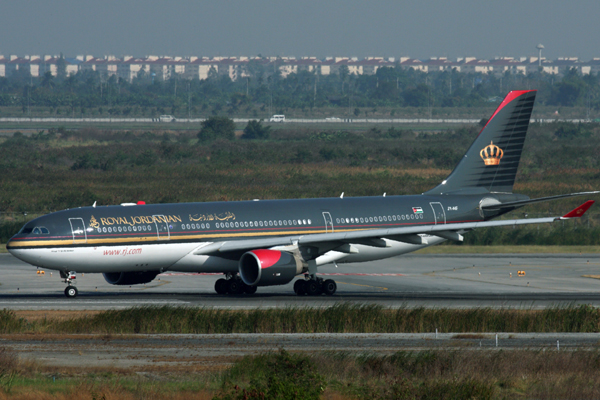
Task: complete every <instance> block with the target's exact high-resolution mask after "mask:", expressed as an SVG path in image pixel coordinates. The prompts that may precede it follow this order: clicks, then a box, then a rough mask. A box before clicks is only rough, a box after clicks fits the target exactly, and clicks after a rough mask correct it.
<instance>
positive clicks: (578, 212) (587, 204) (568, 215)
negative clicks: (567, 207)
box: [560, 200, 594, 219]
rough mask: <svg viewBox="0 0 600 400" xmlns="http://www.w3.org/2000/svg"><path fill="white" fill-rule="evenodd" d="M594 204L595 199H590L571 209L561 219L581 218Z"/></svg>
mask: <svg viewBox="0 0 600 400" xmlns="http://www.w3.org/2000/svg"><path fill="white" fill-rule="evenodd" d="M592 204H594V200H588V201H586V202H585V203H583V204H582V205H580V206H579V207H577V208H576V209H574V210H573V211H570V212H568V213H566V214H565V215H563V216H562V217H560V219H569V218H580V217H582V216H583V214H585V212H586V211H587V210H588V209H589V208H590V207H591V206H592Z"/></svg>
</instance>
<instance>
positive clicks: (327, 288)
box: [323, 279, 337, 296]
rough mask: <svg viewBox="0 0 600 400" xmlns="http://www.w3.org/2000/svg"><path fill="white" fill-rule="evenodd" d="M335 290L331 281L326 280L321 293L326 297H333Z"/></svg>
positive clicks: (333, 282)
mask: <svg viewBox="0 0 600 400" xmlns="http://www.w3.org/2000/svg"><path fill="white" fill-rule="evenodd" d="M336 290H337V285H336V283H335V281H334V280H333V279H327V280H326V281H325V282H323V293H325V294H326V295H327V296H331V295H333V294H334V293H335V291H336Z"/></svg>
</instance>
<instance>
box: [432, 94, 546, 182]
mask: <svg viewBox="0 0 600 400" xmlns="http://www.w3.org/2000/svg"><path fill="white" fill-rule="evenodd" d="M535 94H536V91H535V90H515V91H512V92H510V93H509V94H508V95H506V97H505V98H504V100H503V101H502V103H501V104H500V105H499V106H498V108H497V109H496V111H495V112H494V114H493V115H492V117H491V118H490V119H489V121H488V122H487V124H486V125H485V126H484V127H483V129H482V130H481V132H479V135H478V136H477V138H476V139H475V141H474V142H473V144H472V145H471V147H469V150H468V151H467V153H466V154H465V156H464V157H463V158H462V160H461V161H460V162H459V163H458V165H457V166H456V168H455V169H454V171H452V173H451V174H450V176H448V178H446V180H445V181H443V182H442V183H441V184H440V185H438V186H436V187H435V188H433V189H431V190H430V191H428V192H426V193H425V194H447V193H451V192H452V193H456V194H459V193H460V192H465V193H468V192H471V193H472V192H473V191H478V192H481V191H488V192H501V193H512V189H513V184H514V183H515V176H516V174H517V169H518V168H519V160H520V159H521V152H522V151H523V144H524V143H525V136H526V135H527V128H528V127H529V120H530V118H531V111H532V110H533V103H534V101H535Z"/></svg>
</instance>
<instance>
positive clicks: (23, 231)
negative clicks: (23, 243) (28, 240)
mask: <svg viewBox="0 0 600 400" xmlns="http://www.w3.org/2000/svg"><path fill="white" fill-rule="evenodd" d="M32 231H33V228H32V227H31V226H24V227H23V228H22V229H21V231H20V232H19V233H20V234H22V235H29V234H30V233H31V232H32Z"/></svg>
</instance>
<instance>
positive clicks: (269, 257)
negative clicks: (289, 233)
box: [250, 250, 281, 269]
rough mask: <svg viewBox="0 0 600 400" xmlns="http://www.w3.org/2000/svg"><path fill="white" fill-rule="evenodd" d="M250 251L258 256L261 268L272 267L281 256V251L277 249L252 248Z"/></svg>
mask: <svg viewBox="0 0 600 400" xmlns="http://www.w3.org/2000/svg"><path fill="white" fill-rule="evenodd" d="M250 253H252V254H254V255H255V256H256V257H258V259H259V260H260V268H261V269H265V268H269V267H272V266H273V265H275V264H277V262H278V261H279V259H280V258H281V252H280V251H277V250H252V251H251V252H250Z"/></svg>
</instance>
